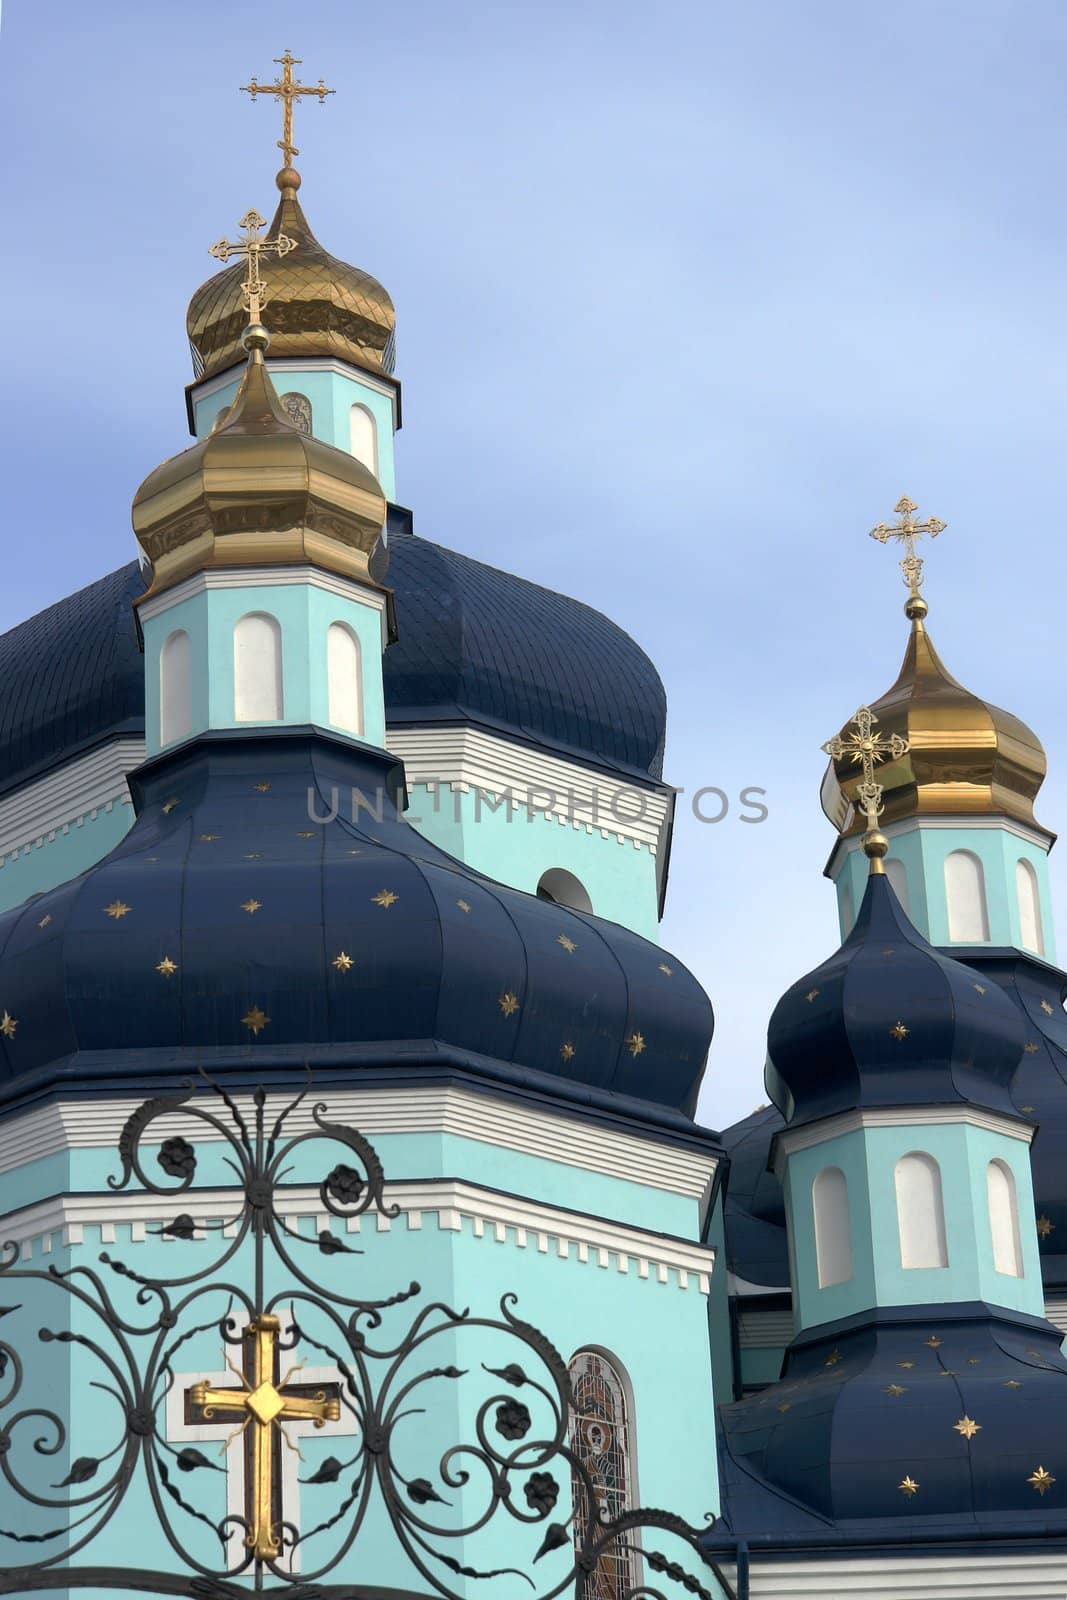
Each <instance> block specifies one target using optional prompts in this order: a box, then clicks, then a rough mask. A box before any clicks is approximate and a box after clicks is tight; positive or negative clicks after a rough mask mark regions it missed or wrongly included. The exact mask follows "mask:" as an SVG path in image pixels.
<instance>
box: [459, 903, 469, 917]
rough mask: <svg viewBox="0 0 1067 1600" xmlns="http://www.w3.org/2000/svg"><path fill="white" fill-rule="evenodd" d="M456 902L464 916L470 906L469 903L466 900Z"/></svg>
mask: <svg viewBox="0 0 1067 1600" xmlns="http://www.w3.org/2000/svg"><path fill="white" fill-rule="evenodd" d="M456 904H457V906H458V907H459V909H460V910H461V911H462V912H463V914H464V916H466V915H467V914H468V912H469V911H470V906H469V904H468V903H467V901H466V900H457V901H456Z"/></svg>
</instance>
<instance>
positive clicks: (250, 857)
mask: <svg viewBox="0 0 1067 1600" xmlns="http://www.w3.org/2000/svg"><path fill="white" fill-rule="evenodd" d="M241 860H242V861H262V860H263V857H262V856H261V855H260V853H259V851H258V850H249V851H247V852H246V853H245V854H244V855H243V856H242V857H241Z"/></svg>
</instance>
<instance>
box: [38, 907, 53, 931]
mask: <svg viewBox="0 0 1067 1600" xmlns="http://www.w3.org/2000/svg"><path fill="white" fill-rule="evenodd" d="M51 920H52V913H51V912H50V911H49V912H46V914H45V915H44V916H43V917H42V918H41V920H40V922H39V923H38V924H37V926H38V927H39V928H47V926H48V924H49V923H50V922H51Z"/></svg>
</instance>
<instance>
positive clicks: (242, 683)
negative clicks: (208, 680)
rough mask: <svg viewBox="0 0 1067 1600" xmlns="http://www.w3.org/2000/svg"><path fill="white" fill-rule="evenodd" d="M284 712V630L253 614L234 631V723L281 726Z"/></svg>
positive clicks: (262, 614) (271, 620)
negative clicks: (269, 723)
mask: <svg viewBox="0 0 1067 1600" xmlns="http://www.w3.org/2000/svg"><path fill="white" fill-rule="evenodd" d="M283 714H284V713H283V708H282V630H281V629H280V628H279V626H278V623H277V620H276V618H274V617H271V616H268V615H267V614H266V612H264V611H250V612H249V613H248V615H247V616H245V617H242V618H241V620H240V621H239V622H238V624H237V626H236V627H235V628H234V630H233V715H234V721H235V722H279V721H280V720H281V718H282V716H283Z"/></svg>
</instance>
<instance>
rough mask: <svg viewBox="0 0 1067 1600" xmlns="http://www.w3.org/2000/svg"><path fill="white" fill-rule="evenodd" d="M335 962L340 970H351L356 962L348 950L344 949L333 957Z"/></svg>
mask: <svg viewBox="0 0 1067 1600" xmlns="http://www.w3.org/2000/svg"><path fill="white" fill-rule="evenodd" d="M333 964H334V966H335V967H336V968H337V970H338V972H351V970H352V968H353V967H354V966H355V962H354V961H353V960H352V957H351V956H350V955H349V954H348V952H347V951H346V950H342V951H340V952H339V954H337V955H335V956H334V958H333Z"/></svg>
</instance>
